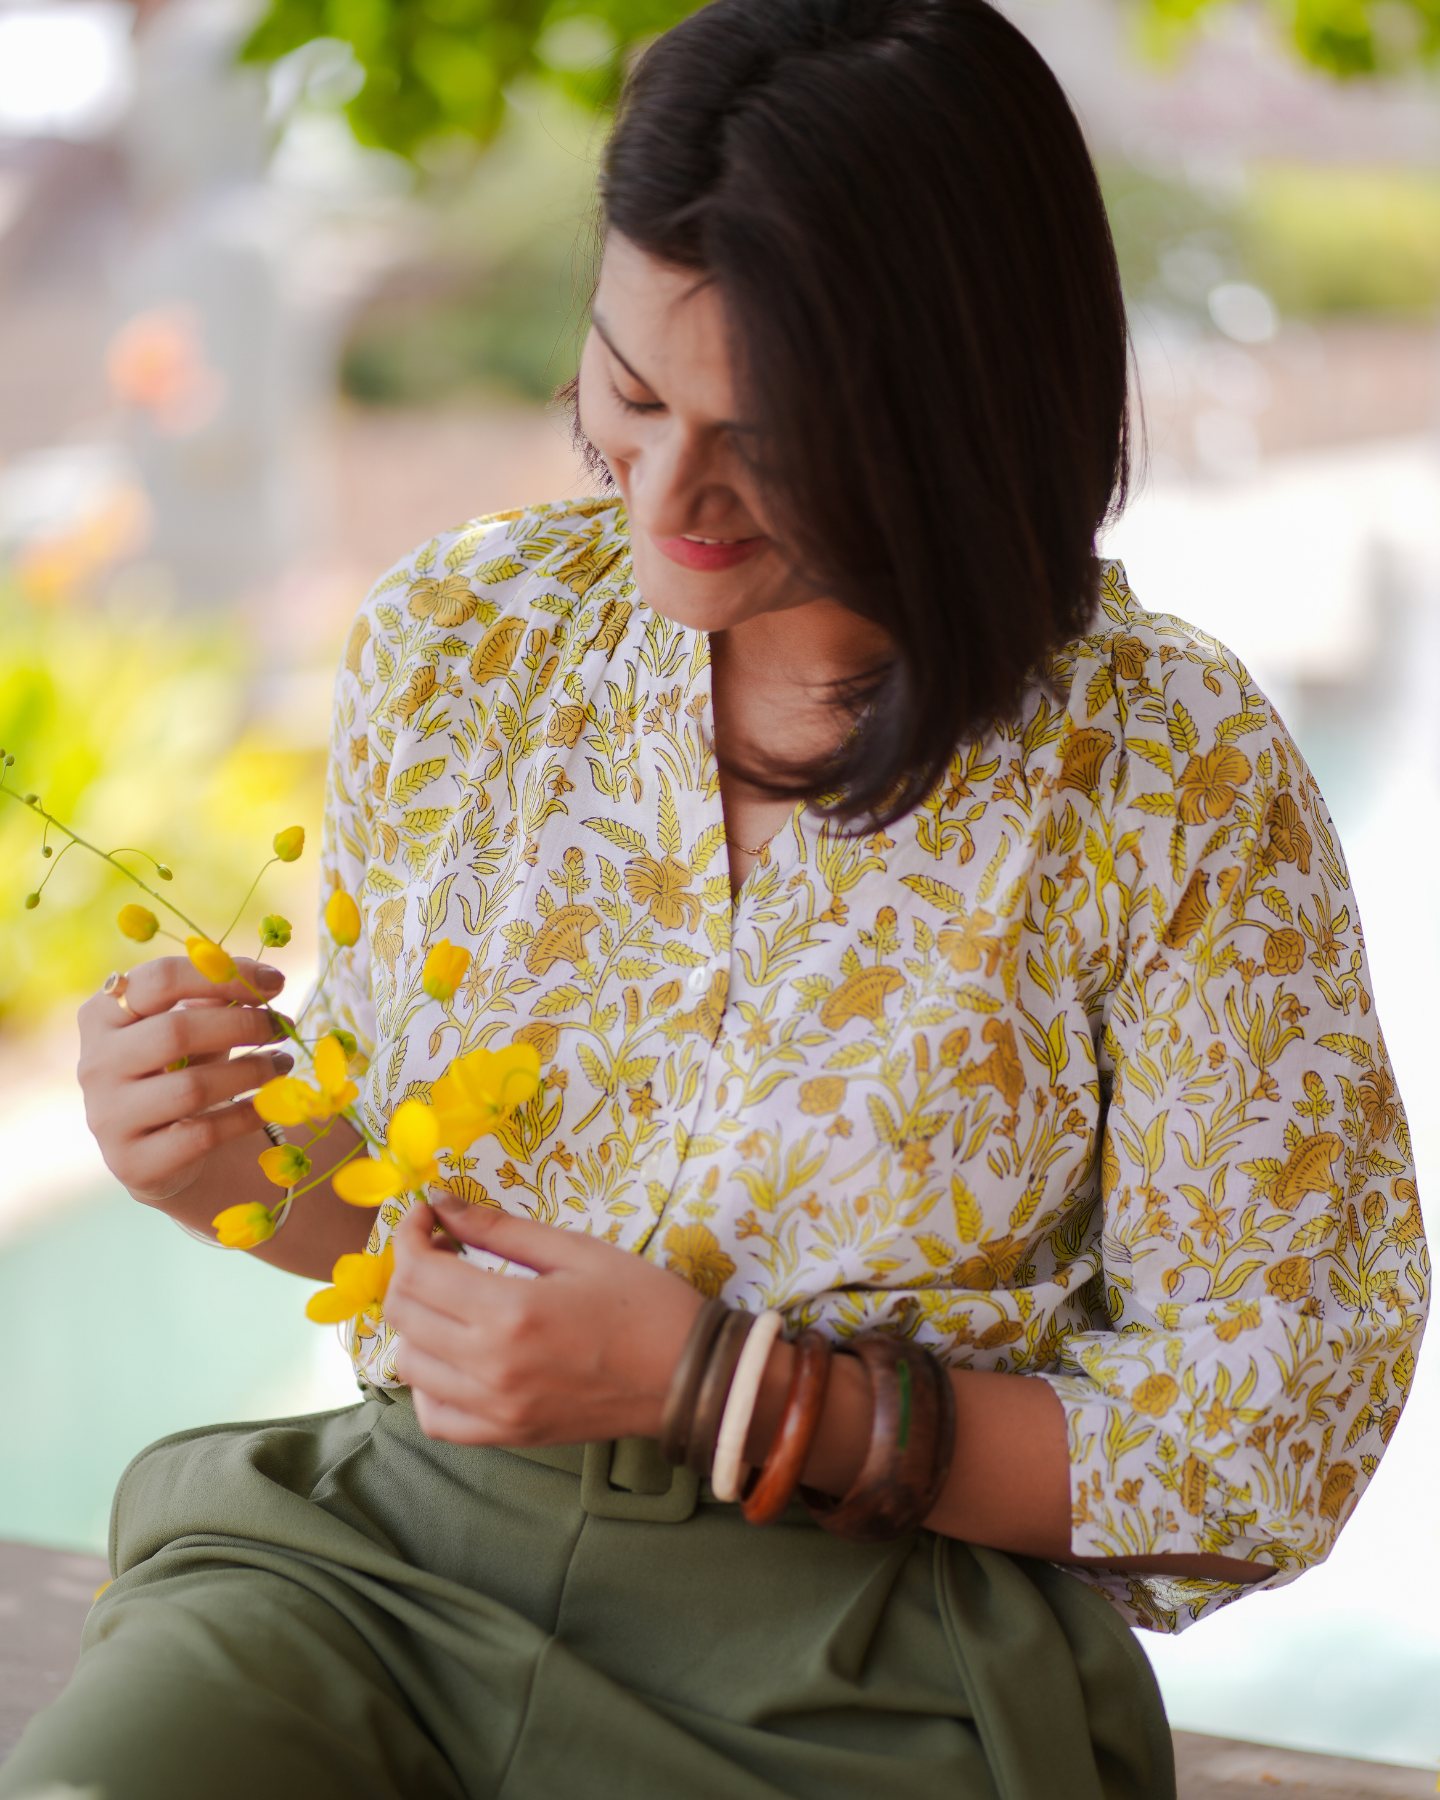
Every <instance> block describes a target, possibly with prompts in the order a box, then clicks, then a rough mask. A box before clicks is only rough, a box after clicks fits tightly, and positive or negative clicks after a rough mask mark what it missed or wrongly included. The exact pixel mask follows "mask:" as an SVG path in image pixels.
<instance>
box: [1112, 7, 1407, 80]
mask: <svg viewBox="0 0 1440 1800" xmlns="http://www.w3.org/2000/svg"><path fill="white" fill-rule="evenodd" d="M1234 4H1235V0H1139V6H1140V14H1139V16H1140V22H1141V27H1142V32H1143V35H1144V37H1145V39H1146V41H1147V42H1148V43H1149V45H1150V47H1151V48H1152V49H1155V50H1159V51H1162V52H1167V51H1171V52H1173V50H1174V49H1175V48H1176V47H1177V46H1178V45H1180V44H1183V42H1184V40H1185V38H1186V37H1187V36H1188V35H1189V34H1190V33H1191V32H1192V31H1193V30H1194V29H1195V27H1196V25H1197V24H1198V23H1199V22H1200V21H1201V20H1202V19H1203V18H1205V17H1207V16H1210V15H1212V14H1214V13H1217V12H1219V11H1220V10H1221V9H1222V8H1223V7H1227V6H1233V5H1234ZM1273 10H1274V12H1275V14H1276V15H1277V17H1278V18H1279V19H1280V20H1281V21H1282V22H1283V24H1284V27H1285V30H1286V32H1287V34H1288V35H1289V37H1290V40H1291V42H1292V43H1293V44H1294V46H1295V49H1296V50H1297V51H1298V52H1299V54H1300V55H1301V56H1302V57H1303V58H1304V60H1305V61H1306V62H1308V63H1312V64H1314V66H1315V67H1316V68H1320V69H1324V70H1326V71H1327V72H1328V73H1330V74H1332V75H1339V76H1341V77H1349V76H1355V75H1375V74H1396V73H1399V72H1400V71H1401V70H1404V69H1407V68H1411V67H1414V66H1415V65H1416V64H1420V65H1424V64H1429V63H1433V62H1435V61H1436V60H1437V58H1440V3H1437V0H1274V5H1273Z"/></svg>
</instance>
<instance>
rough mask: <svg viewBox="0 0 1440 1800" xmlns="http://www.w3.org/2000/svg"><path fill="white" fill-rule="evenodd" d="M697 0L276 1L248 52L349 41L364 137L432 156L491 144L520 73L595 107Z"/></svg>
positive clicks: (274, 56) (254, 57) (354, 105)
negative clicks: (447, 146) (360, 81)
mask: <svg viewBox="0 0 1440 1800" xmlns="http://www.w3.org/2000/svg"><path fill="white" fill-rule="evenodd" d="M693 11H694V0H271V3H270V7H269V10H268V11H267V12H266V14H265V16H264V17H263V18H262V19H261V21H260V23H259V24H258V25H257V26H256V28H255V30H254V32H253V33H252V34H251V36H250V38H249V40H248V42H247V43H246V45H245V47H244V49H243V51H242V55H243V56H244V58H245V59H246V60H248V61H250V62H260V63H271V62H275V61H277V60H278V59H279V58H280V57H282V56H285V55H287V54H289V52H291V51H292V50H297V49H299V48H300V46H301V45H302V44H307V43H311V42H313V41H314V40H315V39H316V38H338V39H340V40H342V41H343V42H346V43H348V44H349V45H350V46H351V48H352V49H353V50H354V52H355V56H356V59H357V61H358V62H359V64H360V66H361V68H362V69H363V70H364V72H365V84H364V86H363V87H362V88H361V89H360V91H359V93H358V94H356V95H355V96H354V97H353V98H352V99H351V100H350V101H349V102H348V104H347V106H346V112H347V113H348V115H349V118H350V123H351V125H352V127H353V128H354V131H355V135H356V136H357V137H358V138H359V139H360V141H361V143H363V144H370V145H373V146H375V147H376V148H379V149H383V150H391V151H394V152H396V153H398V154H399V155H401V156H407V157H412V158H419V159H421V160H422V161H423V160H424V158H425V155H426V152H427V150H428V149H429V148H430V147H431V146H437V145H438V146H442V147H443V145H444V143H445V141H446V140H447V139H450V140H453V139H455V138H457V137H459V138H462V139H469V140H471V142H472V143H474V144H477V145H478V144H488V143H489V142H490V140H491V139H492V138H493V137H494V136H495V134H496V133H497V131H498V130H499V129H500V125H501V122H502V120H503V118H504V114H505V93H506V90H507V89H508V88H509V87H511V86H512V85H513V84H514V83H515V82H517V81H525V80H530V81H536V80H538V81H544V82H547V83H549V84H552V85H555V86H558V87H559V88H561V89H562V90H563V91H564V92H565V93H567V94H568V95H569V96H570V97H571V98H572V99H575V100H578V101H581V102H582V103H584V104H585V105H588V106H591V107H601V106H606V105H608V104H609V103H610V102H611V101H613V99H614V98H615V95H616V94H617V93H618V91H619V87H620V82H621V80H622V78H623V75H624V70H625V66H626V62H627V59H628V58H629V57H630V56H631V55H633V53H634V52H635V50H636V49H637V48H639V47H640V46H642V45H643V44H644V43H645V42H646V41H647V40H648V39H650V38H652V37H654V36H655V35H656V33H658V32H661V31H664V30H665V29H666V28H667V27H669V26H671V25H673V24H674V23H675V22H676V21H677V20H678V19H682V18H684V17H685V15H686V14H687V13H689V12H693Z"/></svg>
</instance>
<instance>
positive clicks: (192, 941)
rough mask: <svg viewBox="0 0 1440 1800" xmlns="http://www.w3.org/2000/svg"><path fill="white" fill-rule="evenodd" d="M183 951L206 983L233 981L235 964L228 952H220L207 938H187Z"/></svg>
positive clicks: (216, 945) (217, 946)
mask: <svg viewBox="0 0 1440 1800" xmlns="http://www.w3.org/2000/svg"><path fill="white" fill-rule="evenodd" d="M185 950H186V953H187V954H188V956H189V958H190V960H191V962H192V963H194V965H195V967H196V968H197V969H198V970H199V971H200V973H201V974H202V975H203V976H204V977H205V979H206V980H207V981H214V982H221V981H233V980H234V979H235V963H234V960H233V959H232V957H231V956H230V953H229V951H228V950H222V949H221V948H220V946H219V945H218V944H212V943H211V942H210V940H209V938H204V937H199V936H196V937H188V938H186V940H185Z"/></svg>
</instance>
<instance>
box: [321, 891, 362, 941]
mask: <svg viewBox="0 0 1440 1800" xmlns="http://www.w3.org/2000/svg"><path fill="white" fill-rule="evenodd" d="M325 928H326V930H327V931H328V932H329V933H330V935H331V937H333V938H334V940H335V942H336V943H337V944H339V945H341V946H342V948H344V949H349V947H350V946H351V945H352V944H358V943H359V941H360V908H359V907H358V906H357V905H356V904H355V902H354V901H353V900H352V899H351V898H350V896H349V895H348V894H347V893H346V892H345V890H344V888H336V890H335V892H334V893H333V894H332V895H331V896H330V898H329V900H328V901H327V902H326V904H325Z"/></svg>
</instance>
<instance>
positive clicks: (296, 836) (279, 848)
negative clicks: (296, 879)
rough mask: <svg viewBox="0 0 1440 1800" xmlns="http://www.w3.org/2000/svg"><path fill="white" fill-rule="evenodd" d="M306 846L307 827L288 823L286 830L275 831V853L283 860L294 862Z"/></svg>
mask: <svg viewBox="0 0 1440 1800" xmlns="http://www.w3.org/2000/svg"><path fill="white" fill-rule="evenodd" d="M304 848H305V827H304V826H303V825H288V826H287V827H286V828H285V830H284V831H277V832H276V833H275V854H276V855H277V856H278V857H279V858H280V860H281V862H294V861H295V859H296V858H297V857H298V856H299V854H300V852H301V851H302V850H303V849H304Z"/></svg>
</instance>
